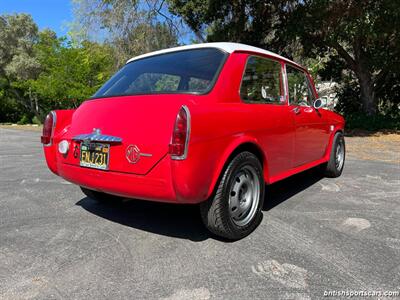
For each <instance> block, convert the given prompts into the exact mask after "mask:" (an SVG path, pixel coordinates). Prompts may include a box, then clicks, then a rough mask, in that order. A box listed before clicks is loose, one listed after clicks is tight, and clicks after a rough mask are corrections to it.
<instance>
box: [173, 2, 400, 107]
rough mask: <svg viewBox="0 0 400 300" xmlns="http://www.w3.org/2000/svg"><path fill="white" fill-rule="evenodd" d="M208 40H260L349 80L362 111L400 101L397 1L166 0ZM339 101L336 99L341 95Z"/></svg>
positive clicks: (317, 69)
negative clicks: (351, 80)
mask: <svg viewBox="0 0 400 300" xmlns="http://www.w3.org/2000/svg"><path fill="white" fill-rule="evenodd" d="M169 3H170V6H171V10H172V12H174V13H175V14H177V15H179V16H181V17H182V19H183V20H184V21H185V22H186V23H187V24H188V25H189V26H190V27H191V28H192V30H193V31H194V32H196V33H197V35H199V36H201V37H202V38H203V39H206V40H208V41H234V42H243V43H248V44H251V45H254V46H261V47H264V48H268V49H271V50H273V51H277V52H280V53H282V54H283V55H285V56H288V57H293V58H294V59H295V60H297V61H299V62H300V63H302V64H305V65H307V66H310V67H312V68H311V71H312V72H313V73H314V75H316V74H317V73H319V72H321V73H324V76H325V78H326V77H327V75H329V73H330V72H332V76H331V78H329V79H332V78H333V77H335V78H336V79H339V81H341V80H342V79H343V78H342V73H344V75H345V76H348V73H349V72H351V73H352V77H353V79H354V80H355V82H356V86H357V90H358V92H359V94H358V95H357V98H358V99H360V100H361V101H357V102H359V103H361V106H360V107H359V109H360V110H362V111H363V112H364V113H366V114H368V115H374V114H376V113H381V111H380V110H379V109H380V108H381V107H382V102H385V103H387V102H390V104H389V106H393V105H396V104H397V105H398V104H399V101H400V100H399V99H400V97H399V89H400V86H399V84H398V82H399V79H400V78H399V76H400V45H399V43H400V36H399V35H400V33H399V28H400V5H399V4H398V1H396V0H363V1H355V0H351V1H349V0H306V1H303V0H302V1H299V0H291V1H276V0H268V1H256V0H232V1H229V2H226V1H223V0H207V1H203V0H169ZM341 100H343V98H342V99H341Z"/></svg>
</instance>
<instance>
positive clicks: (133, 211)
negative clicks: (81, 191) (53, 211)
mask: <svg viewBox="0 0 400 300" xmlns="http://www.w3.org/2000/svg"><path fill="white" fill-rule="evenodd" d="M76 205H79V206H81V207H82V208H84V209H85V210H87V211H89V212H90V213H93V214H95V215H97V216H99V217H102V218H105V219H107V220H110V221H112V222H116V223H119V224H122V225H125V226H130V227H133V228H136V229H140V230H144V231H148V232H152V233H156V234H160V235H165V236H171V237H176V238H181V239H188V240H191V241H195V242H200V241H204V240H206V239H208V238H210V237H211V234H209V233H208V231H207V229H206V228H205V227H204V225H203V223H202V221H201V218H200V213H199V208H198V206H197V205H181V204H168V203H158V202H151V201H141V200H136V199H132V200H130V199H129V200H128V199H126V200H125V199H124V200H123V201H121V202H112V203H111V202H110V203H100V202H97V201H95V200H93V199H91V198H88V197H86V198H83V199H81V200H80V201H78V202H77V203H76Z"/></svg>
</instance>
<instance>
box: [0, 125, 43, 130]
mask: <svg viewBox="0 0 400 300" xmlns="http://www.w3.org/2000/svg"><path fill="white" fill-rule="evenodd" d="M0 128H5V129H19V130H29V131H42V128H43V127H42V125H17V124H12V125H4V124H0Z"/></svg>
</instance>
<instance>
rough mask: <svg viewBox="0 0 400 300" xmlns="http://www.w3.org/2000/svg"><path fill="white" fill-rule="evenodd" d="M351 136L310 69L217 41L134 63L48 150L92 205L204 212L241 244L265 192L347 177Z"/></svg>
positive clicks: (56, 167) (54, 116)
mask: <svg viewBox="0 0 400 300" xmlns="http://www.w3.org/2000/svg"><path fill="white" fill-rule="evenodd" d="M343 129H344V119H343V117H341V116H340V115H338V114H336V113H334V112H331V111H329V110H326V109H323V108H322V101H321V100H320V99H318V95H317V92H316V90H315V87H314V84H313V80H312V78H311V76H310V75H309V73H308V72H307V70H306V69H305V68H303V67H302V66H300V65H298V64H296V63H294V62H292V61H290V60H289V59H286V58H284V57H281V56H279V55H277V54H274V53H272V52H269V51H266V50H263V49H260V48H255V47H251V46H247V45H243V44H236V43H207V44H199V45H190V46H183V47H177V48H172V49H167V50H162V51H157V52H152V53H148V54H145V55H141V56H138V57H135V58H132V59H131V60H129V61H128V62H127V64H126V65H125V66H124V67H123V68H122V69H121V70H120V71H118V72H117V73H116V74H115V75H114V76H113V77H112V78H111V79H110V80H109V81H108V82H106V83H105V84H104V86H103V87H102V88H100V89H99V91H98V92H97V93H96V94H95V95H94V96H93V97H92V98H90V99H88V100H87V101H85V102H83V104H82V105H81V106H80V107H79V108H78V109H76V110H56V111H52V112H50V113H49V115H48V116H47V118H46V121H45V124H44V127H43V136H42V143H43V145H44V152H45V156H46V160H47V164H48V167H49V168H50V170H51V171H53V172H54V173H55V174H57V175H59V176H61V177H63V178H65V179H66V180H68V181H70V182H73V183H75V184H77V185H79V186H81V188H82V191H83V192H84V193H85V194H86V195H87V196H89V197H91V198H94V199H97V200H104V199H110V198H113V197H128V198H139V199H145V200H151V201H161V202H170V203H191V204H198V203H199V204H200V212H201V216H202V219H203V221H204V224H205V225H206V227H207V228H208V229H209V230H210V231H212V232H213V233H215V234H217V235H219V236H222V237H225V238H228V239H240V238H242V237H244V236H246V235H248V234H249V233H250V232H251V231H252V230H254V229H255V227H256V226H257V225H258V223H259V221H260V220H261V218H260V217H261V214H262V212H261V208H262V206H263V201H264V188H265V184H271V183H274V182H276V181H279V180H281V179H284V178H286V177H288V176H291V175H293V174H296V173H299V172H301V171H304V170H306V169H309V168H312V167H315V166H318V165H321V167H322V168H323V170H324V173H325V174H326V175H327V176H329V177H337V176H339V175H340V174H341V173H342V170H343V165H344V160H345V143H344V138H343Z"/></svg>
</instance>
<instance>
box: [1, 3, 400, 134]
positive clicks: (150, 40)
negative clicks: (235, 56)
mask: <svg viewBox="0 0 400 300" xmlns="http://www.w3.org/2000/svg"><path fill="white" fill-rule="evenodd" d="M73 10H74V16H75V19H74V22H73V23H72V24H71V31H70V33H69V37H57V36H56V35H55V33H54V32H52V31H50V30H43V31H41V32H40V31H39V30H38V28H37V25H36V24H35V23H34V21H33V20H32V18H31V17H30V16H29V15H26V14H15V15H0V122H5V121H12V122H17V121H20V122H31V121H33V119H34V122H39V121H41V120H43V117H44V115H45V114H46V113H47V111H49V110H51V109H55V108H69V107H76V106H78V105H79V104H80V103H81V102H82V101H83V100H84V99H86V98H88V97H90V95H92V94H93V93H94V92H95V91H96V90H97V89H98V87H99V86H100V85H101V84H102V83H103V82H104V81H105V80H106V79H107V78H108V77H109V76H110V75H111V74H112V73H114V72H115V70H116V69H117V68H119V67H120V66H121V65H122V64H124V63H125V62H126V60H127V59H128V58H130V57H132V56H135V55H138V54H142V53H145V52H149V51H153V50H158V49H162V48H168V47H171V46H175V45H178V44H179V41H183V39H182V32H183V31H184V28H186V26H188V27H189V28H190V30H191V31H192V32H193V34H194V36H195V37H196V39H195V41H210V42H213V41H233V42H242V43H247V44H250V45H254V46H259V47H262V48H267V49H269V50H272V51H275V52H278V53H280V54H282V55H284V56H287V57H289V58H292V59H294V60H295V61H298V62H299V63H300V64H303V65H305V66H307V67H308V68H309V70H310V72H311V73H312V75H313V77H314V78H316V79H317V81H318V80H323V81H325V80H330V81H335V82H338V83H339V89H338V96H339V104H338V106H337V110H338V111H339V112H340V113H342V114H344V115H345V116H346V118H347V120H348V125H349V126H350V127H353V126H360V127H363V128H365V127H368V128H381V127H382V126H383V127H384V126H385V122H387V123H386V124H387V125H386V126H391V127H392V128H398V120H399V115H400V112H399V110H400V84H399V82H400V36H399V35H400V33H399V28H400V5H399V4H398V1H397V0H375V1H374V0H362V1H356V0H289V1H278V0H265V1H258V0H231V1H224V0H73ZM173 84H174V80H173V79H171V78H164V79H163V80H160V82H158V83H157V88H163V87H164V86H169V85H173ZM199 84H200V85H201V84H203V83H199ZM367 115H368V116H372V117H366V116H367Z"/></svg>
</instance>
